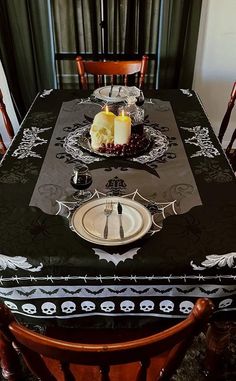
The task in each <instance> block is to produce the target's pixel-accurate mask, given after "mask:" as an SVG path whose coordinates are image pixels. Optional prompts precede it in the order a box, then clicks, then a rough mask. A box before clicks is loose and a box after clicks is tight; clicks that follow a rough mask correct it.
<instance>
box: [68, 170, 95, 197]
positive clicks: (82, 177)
mask: <svg viewBox="0 0 236 381" xmlns="http://www.w3.org/2000/svg"><path fill="white" fill-rule="evenodd" d="M70 183H71V185H72V187H73V188H75V189H78V191H77V192H75V193H74V194H73V198H74V199H75V200H78V201H85V200H87V199H89V198H91V197H92V192H90V191H88V190H87V191H86V190H85V189H87V188H89V187H90V185H91V184H92V175H91V173H90V172H89V169H88V167H87V165H85V164H78V165H76V166H75V167H74V169H73V176H72V177H71V180H70Z"/></svg>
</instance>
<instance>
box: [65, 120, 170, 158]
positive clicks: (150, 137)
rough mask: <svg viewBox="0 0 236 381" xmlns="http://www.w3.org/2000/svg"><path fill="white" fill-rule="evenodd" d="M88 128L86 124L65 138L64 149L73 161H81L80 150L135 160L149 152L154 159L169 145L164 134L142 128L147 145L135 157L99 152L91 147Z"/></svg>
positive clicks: (148, 128)
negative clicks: (153, 155) (153, 154)
mask: <svg viewBox="0 0 236 381" xmlns="http://www.w3.org/2000/svg"><path fill="white" fill-rule="evenodd" d="M90 128H91V125H90V124H88V125H86V126H83V127H80V128H78V129H76V130H75V131H73V132H71V133H69V134H68V136H67V137H66V139H65V142H64V148H65V150H66V152H67V153H69V154H70V155H71V156H72V157H73V158H74V159H78V160H81V148H82V149H83V150H84V151H86V152H89V153H90V154H93V155H97V156H101V157H127V158H137V157H139V156H140V155H143V153H145V152H147V151H148V150H149V151H153V153H154V152H155V158H157V157H161V156H162V155H163V154H164V153H165V152H166V151H167V149H168V145H169V141H168V138H167V137H166V136H165V135H164V134H162V133H161V132H160V131H158V130H155V129H154V128H152V127H149V126H144V134H145V137H146V139H147V142H148V144H147V145H146V146H145V147H142V148H140V150H139V151H137V152H136V153H135V155H132V156H131V155H122V154H121V155H117V154H115V153H107V152H99V151H97V150H94V149H93V148H92V147H91V143H90V134H89V131H90ZM150 153H151V152H150ZM82 161H83V160H82Z"/></svg>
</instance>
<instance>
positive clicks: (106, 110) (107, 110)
mask: <svg viewBox="0 0 236 381" xmlns="http://www.w3.org/2000/svg"><path fill="white" fill-rule="evenodd" d="M105 112H106V114H108V113H109V108H108V106H107V105H106V107H105Z"/></svg>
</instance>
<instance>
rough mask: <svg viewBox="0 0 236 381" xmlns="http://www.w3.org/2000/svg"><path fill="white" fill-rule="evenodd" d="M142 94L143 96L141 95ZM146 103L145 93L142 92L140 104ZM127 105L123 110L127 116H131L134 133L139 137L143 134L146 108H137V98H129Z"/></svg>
mask: <svg viewBox="0 0 236 381" xmlns="http://www.w3.org/2000/svg"><path fill="white" fill-rule="evenodd" d="M141 93H142V94H141ZM142 102H143V103H144V96H143V92H142V91H140V98H139V104H141V103H142ZM126 103H127V104H126V105H125V106H124V107H123V110H124V112H125V114H126V115H129V117H130V118H131V123H132V133H136V134H139V135H142V134H143V124H144V108H143V107H139V106H137V98H136V97H134V96H131V97H128V98H127V101H126ZM120 110H121V108H120V109H119V111H120Z"/></svg>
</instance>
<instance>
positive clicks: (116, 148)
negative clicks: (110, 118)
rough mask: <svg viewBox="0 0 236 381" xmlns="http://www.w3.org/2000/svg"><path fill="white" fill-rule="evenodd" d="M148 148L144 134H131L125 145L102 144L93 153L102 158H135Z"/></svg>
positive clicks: (147, 140) (147, 141) (148, 143)
mask: <svg viewBox="0 0 236 381" xmlns="http://www.w3.org/2000/svg"><path fill="white" fill-rule="evenodd" d="M149 146H150V139H149V138H148V136H147V135H146V134H143V135H139V134H135V133H134V134H132V135H131V136H130V139H129V142H128V143H127V144H114V143H108V144H102V146H101V147H99V148H98V149H97V150H96V151H95V152H96V153H97V154H100V155H103V156H126V157H128V156H137V155H139V154H141V153H142V152H144V151H146V150H147V149H148V147H149Z"/></svg>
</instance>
